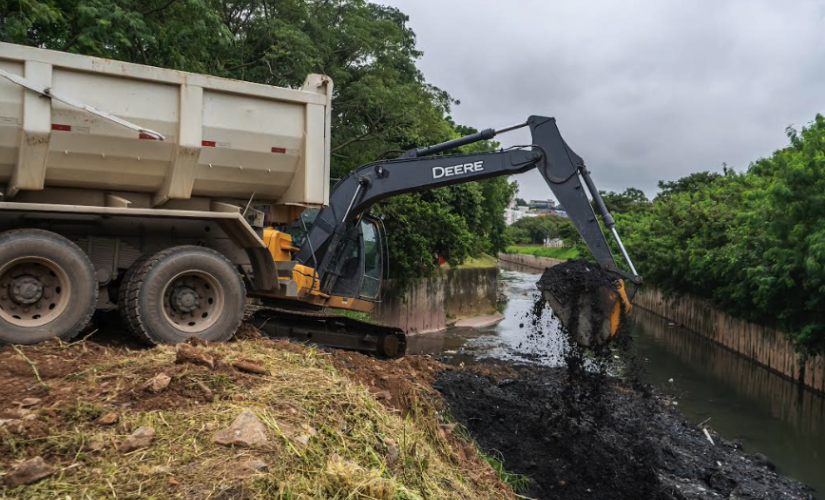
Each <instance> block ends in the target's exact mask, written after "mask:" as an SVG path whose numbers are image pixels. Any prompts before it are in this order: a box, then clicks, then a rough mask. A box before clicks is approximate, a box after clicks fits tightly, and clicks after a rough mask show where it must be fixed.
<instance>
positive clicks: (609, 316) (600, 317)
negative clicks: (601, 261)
mask: <svg viewBox="0 0 825 500" xmlns="http://www.w3.org/2000/svg"><path fill="white" fill-rule="evenodd" d="M538 287H539V289H540V290H541V291H542V294H543V296H544V299H545V301H547V304H548V305H549V306H550V308H551V309H553V312H554V313H555V314H556V316H557V317H558V318H559V320H560V321H561V324H562V326H563V327H564V328H565V330H566V331H567V332H568V335H570V337H571V338H572V339H573V340H574V341H575V342H576V343H578V344H579V345H581V346H584V347H590V348H595V347H598V346H601V345H604V344H605V343H607V342H608V341H610V340H611V339H613V338H614V337H615V336H616V334H617V333H618V332H619V331H620V329H621V328H622V326H623V324H624V322H625V321H626V319H627V318H628V316H629V314H630V309H631V305H630V300H628V297H627V292H626V291H625V285H624V281H622V280H621V279H616V278H614V277H612V276H609V275H607V274H606V273H603V272H602V270H601V269H600V268H599V267H598V266H597V265H595V264H588V263H585V262H583V261H570V262H566V263H564V264H559V265H557V266H553V267H551V268H548V269H547V270H546V271H545V273H544V275H543V276H542V278H541V280H540V281H539V283H538Z"/></svg>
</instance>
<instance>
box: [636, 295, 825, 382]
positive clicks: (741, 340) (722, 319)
mask: <svg viewBox="0 0 825 500" xmlns="http://www.w3.org/2000/svg"><path fill="white" fill-rule="evenodd" d="M633 303H634V305H635V306H637V307H641V308H642V309H646V310H648V311H650V312H653V313H655V314H658V315H659V316H662V317H664V318H667V319H668V320H670V321H672V322H673V323H676V324H677V325H679V326H683V327H684V328H686V329H688V330H690V331H692V332H694V333H697V334H699V335H701V336H703V337H705V338H707V339H709V340H711V341H713V342H715V343H717V344H719V345H721V346H723V347H726V348H728V349H730V350H732V351H734V352H736V353H739V354H741V355H742V356H744V357H746V358H748V359H751V360H753V361H755V362H756V363H758V364H760V365H762V366H764V367H766V368H769V369H770V370H772V371H774V372H776V373H778V374H780V375H782V376H784V377H786V378H789V379H792V380H797V381H799V382H801V383H803V384H804V385H805V386H807V387H809V388H811V389H814V390H816V391H819V392H825V359H823V357H822V356H817V357H815V358H811V359H808V360H806V361H805V360H803V359H802V358H801V357H800V356H799V354H797V353H796V352H795V351H794V349H793V346H792V344H791V343H790V342H789V341H788V340H787V339H786V338H785V335H784V333H782V332H781V331H779V330H776V329H775V328H770V327H765V326H760V325H756V324H753V323H749V322H747V321H744V320H741V319H738V318H734V317H732V316H729V315H727V314H725V313H724V312H722V311H720V310H718V309H716V308H714V307H713V306H711V305H710V304H709V303H708V302H707V301H705V300H702V299H700V298H697V297H692V296H688V295H683V296H679V297H673V298H666V297H665V296H664V295H663V294H662V292H660V291H659V290H657V289H656V288H654V287H652V286H650V285H645V286H643V287H642V288H640V289H639V292H638V293H637V294H636V298H635V299H634V301H633Z"/></svg>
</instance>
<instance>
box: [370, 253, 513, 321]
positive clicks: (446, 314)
mask: <svg viewBox="0 0 825 500" xmlns="http://www.w3.org/2000/svg"><path fill="white" fill-rule="evenodd" d="M490 260H491V261H492V262H493V265H491V266H484V267H467V268H455V269H443V270H442V272H441V274H440V275H439V276H433V277H429V278H423V279H421V280H419V281H417V282H415V283H412V284H410V285H407V286H406V287H401V286H399V284H398V283H397V282H395V281H393V280H388V281H387V282H386V289H385V291H384V293H383V300H382V301H381V302H380V303H379V304H378V305H377V307H376V309H375V313H374V316H375V319H376V320H377V321H379V322H381V323H382V324H385V325H390V326H397V327H399V328H401V329H402V330H404V331H405V332H406V333H407V335H415V334H421V333H432V332H439V331H442V330H444V329H446V328H447V326H448V325H450V324H452V323H454V322H456V321H459V320H461V319H466V318H473V317H479V316H494V315H496V314H498V311H497V310H496V305H497V303H498V298H499V297H498V272H499V271H498V267H496V266H495V265H494V264H495V261H494V260H493V259H492V257H491V258H490Z"/></svg>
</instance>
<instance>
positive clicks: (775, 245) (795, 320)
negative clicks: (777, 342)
mask: <svg viewBox="0 0 825 500" xmlns="http://www.w3.org/2000/svg"><path fill="white" fill-rule="evenodd" d="M788 137H789V139H790V145H789V146H788V147H787V148H785V149H782V150H779V151H777V152H775V153H774V154H773V155H772V156H771V157H769V158H764V159H761V160H759V161H757V162H755V163H753V164H752V165H751V166H750V168H749V169H748V170H747V171H746V172H743V173H736V172H734V171H732V170H728V169H725V171H724V172H723V173H722V174H716V173H708V172H701V173H696V174H692V175H690V176H688V177H685V178H682V179H679V180H678V181H675V182H667V183H660V188H662V191H661V192H660V193H659V195H658V196H657V197H656V198H655V199H654V201H653V202H652V203H644V202H642V201H641V200H640V201H639V203H636V204H631V205H628V206H623V207H622V208H621V209H618V208H617V212H619V213H618V214H617V215H616V219H617V223H618V225H619V228H620V230H621V232H622V234H623V237H624V240H625V243H626V244H627V246H628V248H629V250H630V252H631V255H632V256H633V258H634V261H635V264H636V265H637V268H638V270H639V272H640V273H641V274H642V275H643V276H645V278H646V280H647V281H648V282H651V283H654V284H655V285H657V286H658V287H661V288H663V289H665V290H667V291H672V292H688V293H691V294H694V295H698V296H701V297H705V298H708V299H710V300H711V301H712V302H713V303H714V304H716V305H717V306H719V307H720V308H722V309H724V310H726V311H728V312H729V313H732V314H734V315H737V316H739V317H743V318H746V319H749V320H751V321H755V322H758V323H761V324H766V325H775V326H777V327H779V328H781V329H782V330H784V331H786V332H787V333H788V334H789V335H790V336H791V338H792V339H793V340H794V341H795V343H796V345H797V347H798V349H799V350H800V351H802V352H803V353H807V354H817V353H823V352H825V120H824V119H823V117H822V116H820V115H817V117H816V119H815V120H814V122H813V123H811V124H810V125H809V126H808V127H806V128H803V129H802V131H801V132H797V131H795V130H793V129H789V130H788ZM614 201H615V200H614Z"/></svg>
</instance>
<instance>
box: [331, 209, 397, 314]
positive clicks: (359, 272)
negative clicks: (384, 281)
mask: <svg viewBox="0 0 825 500" xmlns="http://www.w3.org/2000/svg"><path fill="white" fill-rule="evenodd" d="M344 241H345V243H344V244H343V245H342V248H341V252H340V253H339V254H338V256H337V257H336V259H335V262H334V263H333V268H335V269H339V271H338V273H339V275H338V279H336V280H335V284H334V285H333V287H332V291H331V294H332V295H335V296H339V297H356V298H360V299H362V300H367V301H370V302H376V301H377V300H378V298H379V294H380V292H381V278H382V276H383V268H384V265H383V264H384V258H383V255H382V251H381V250H382V248H383V247H382V243H383V242H382V237H381V231H379V226H378V221H376V220H375V219H372V218H370V217H362V218H361V220H360V222H358V223H356V225H353V226H352V227H351V228H350V229H349V231H348V232H347V234H346V236H345V237H344Z"/></svg>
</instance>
